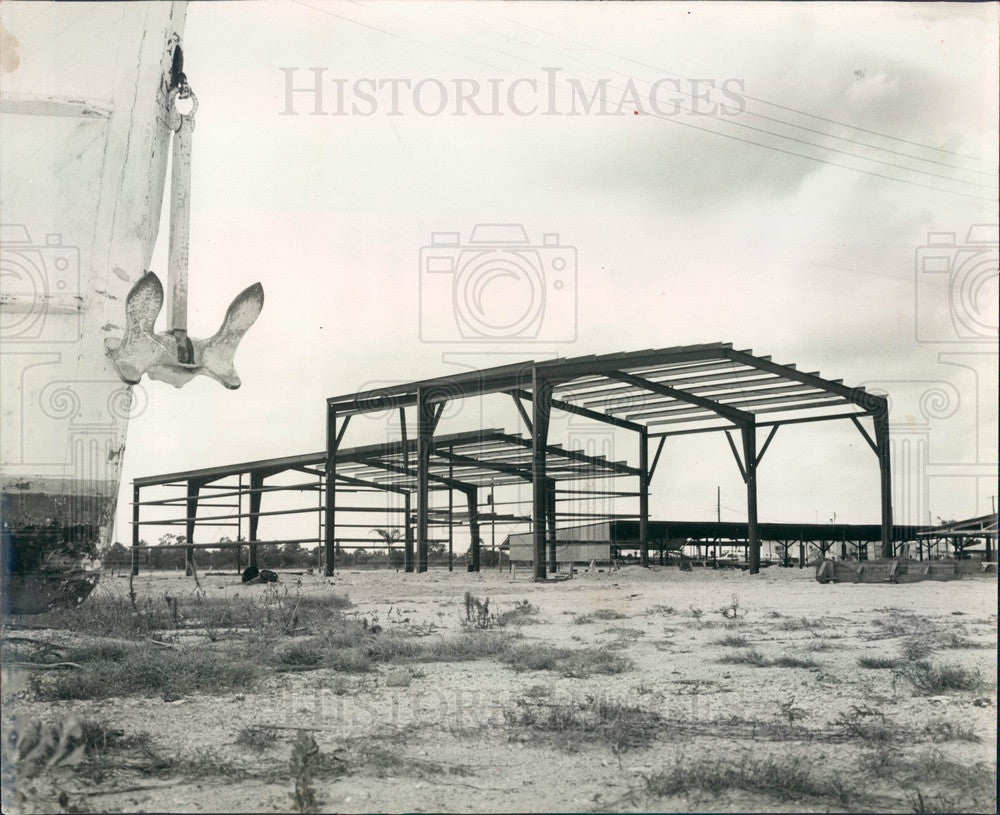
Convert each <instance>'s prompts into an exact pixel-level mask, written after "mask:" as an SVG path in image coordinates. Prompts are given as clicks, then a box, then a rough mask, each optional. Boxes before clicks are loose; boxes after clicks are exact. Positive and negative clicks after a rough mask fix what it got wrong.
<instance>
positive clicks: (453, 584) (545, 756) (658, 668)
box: [5, 567, 997, 812]
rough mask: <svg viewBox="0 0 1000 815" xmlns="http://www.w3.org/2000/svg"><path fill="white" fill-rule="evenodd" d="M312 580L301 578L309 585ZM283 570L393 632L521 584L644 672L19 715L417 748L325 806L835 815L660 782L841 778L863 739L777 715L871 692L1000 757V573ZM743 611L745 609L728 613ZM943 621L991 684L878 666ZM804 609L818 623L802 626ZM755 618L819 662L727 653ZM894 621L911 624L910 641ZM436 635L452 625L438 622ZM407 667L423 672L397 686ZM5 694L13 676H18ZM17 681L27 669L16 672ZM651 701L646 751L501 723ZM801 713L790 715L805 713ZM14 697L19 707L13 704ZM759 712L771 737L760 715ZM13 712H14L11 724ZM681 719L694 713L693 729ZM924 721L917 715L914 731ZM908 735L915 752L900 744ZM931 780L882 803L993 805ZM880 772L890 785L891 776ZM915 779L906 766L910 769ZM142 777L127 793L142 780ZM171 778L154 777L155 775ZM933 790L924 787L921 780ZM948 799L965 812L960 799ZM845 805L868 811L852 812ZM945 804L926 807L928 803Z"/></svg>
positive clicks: (211, 792) (362, 771)
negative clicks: (944, 576)
mask: <svg viewBox="0 0 1000 815" xmlns="http://www.w3.org/2000/svg"><path fill="white" fill-rule="evenodd" d="M296 580H299V581H300V585H299V586H296V585H295V583H296ZM201 582H202V586H203V588H204V589H205V590H206V591H207V592H208V593H209V594H210V595H218V596H223V595H227V594H233V593H236V592H240V593H245V592H249V591H265V590H267V589H265V587H259V586H258V587H244V586H240V585H239V584H238V583H236V582H235V578H233V577H202V579H201ZM137 585H138V589H139V591H140V593H144V592H150V593H151V594H152V595H154V596H162V594H163V593H164V592H169V593H171V594H174V595H177V594H184V593H185V592H192V591H194V586H193V584H192V583H191V582H190V580H185V579H184V578H183V577H180V576H177V575H157V576H155V577H148V576H145V575H144V576H142V577H141V578H140V579H139V581H138V584H137ZM283 585H284V586H287V587H289V588H290V590H293V591H300V592H301V593H302V594H304V595H322V594H325V593H330V592H333V593H338V594H346V595H347V596H348V597H349V598H350V599H351V601H353V603H354V604H355V605H354V608H353V609H351V610H350V611H349V612H348V613H351V614H358V615H362V616H364V617H366V618H367V619H369V620H371V621H372V622H374V623H376V624H378V625H381V626H382V627H383V628H385V629H390V628H392V627H395V626H398V627H399V628H400V630H402V629H412V627H413V626H425V625H428V624H433V626H435V627H436V629H437V631H438V632H448V631H457V630H459V629H461V628H462V625H463V621H464V619H465V607H464V602H463V597H464V594H465V592H466V591H469V592H472V594H473V595H475V596H476V597H479V598H483V597H488V598H489V600H490V605H491V608H492V610H494V611H495V612H502V611H505V610H507V609H510V608H512V607H513V605H514V604H515V603H516V602H518V601H521V600H529V601H530V602H531V603H532V604H534V605H535V606H537V607H538V609H539V614H538V615H537V616H536V617H535V619H536V620H537V623H536V624H532V625H525V626H523V627H520V628H519V629H518V631H520V632H521V633H522V634H523V636H524V638H525V639H526V640H528V641H531V640H537V641H540V642H543V643H549V644H551V645H555V646H562V647H576V648H579V647H592V648H602V649H610V650H613V651H615V652H616V653H620V654H622V655H625V656H627V657H629V658H630V659H631V660H632V661H633V662H634V668H633V669H632V670H629V671H626V672H624V673H621V674H618V675H612V676H591V677H587V678H567V677H563V676H559V675H556V674H553V673H552V672H548V671H536V672H525V673H518V672H515V671H513V670H511V669H510V668H508V667H506V666H504V665H502V664H500V663H498V662H494V661H474V662H461V663H451V664H447V663H429V664H428V663H422V664H419V665H413V666H408V667H402V668H400V667H383V666H380V667H379V668H378V669H377V670H376V671H375V672H371V673H368V674H342V673H339V674H338V673H335V672H333V671H329V670H317V671H309V672H302V673H287V674H277V675H273V674H272V675H271V676H270V677H269V678H268V679H266V680H265V681H264V683H263V685H262V686H261V687H260V689H259V690H258V691H257V692H255V693H253V694H249V693H248V694H244V693H240V694H232V693H229V694H222V695H215V696H207V695H205V696H201V695H198V696H193V697H190V698H184V699H180V700H174V701H172V702H167V701H163V700H162V699H159V698H148V699H105V700H94V701H82V702H58V703H52V702H49V703H41V702H33V701H31V700H30V698H29V699H27V700H23V701H19V702H18V710H17V715H18V717H24V718H30V717H39V718H48V719H53V718H58V717H59V716H65V715H69V714H76V715H78V716H82V717H87V718H91V719H97V720H105V721H110V722H115V723H117V725H118V726H119V727H122V728H123V729H125V730H126V732H139V731H144V730H145V731H150V732H151V733H153V735H154V739H155V742H156V744H157V745H158V746H160V747H162V748H164V749H167V750H169V749H174V750H177V751H182V752H184V751H187V752H194V751H197V750H204V751H207V752H208V753H210V754H212V755H214V756H216V757H217V758H218V760H219V761H220V762H233V763H235V764H238V765H241V766H251V767H252V766H261V765H271V766H287V762H288V758H289V755H290V750H291V744H292V740H293V738H294V736H295V733H296V731H295V730H293V729H287V730H286V729H282V730H280V731H279V733H280V738H279V739H278V741H277V742H276V743H275V744H273V745H272V746H269V747H264V748H259V749H255V748H248V747H245V746H240V745H238V744H237V743H236V736H237V734H238V733H239V732H240V730H242V729H243V728H244V727H246V726H248V725H251V724H261V725H265V724H267V725H278V726H280V727H282V728H295V727H307V728H313V729H312V730H310V731H309V732H310V733H311V734H312V735H313V736H314V737H315V739H316V741H317V743H318V745H319V748H320V750H321V751H323V752H324V753H327V754H332V753H334V752H335V751H337V750H338V749H339V748H343V745H345V744H353V745H355V748H356V745H357V744H358V740H359V739H360V740H361V741H363V742H366V743H369V744H371V745H373V746H375V747H377V748H379V749H381V750H384V751H389V753H390V754H392V755H395V756H396V757H397V759H398V760H396V761H393V762H386V761H381V762H380V761H378V760H372V758H371V756H368V757H367V758H366V757H364V756H363V755H362V754H361V753H360V752H359V751H358V750H357V749H355V748H348V749H344V750H343V752H342V753H341V754H342V755H343V756H344V762H345V766H346V767H347V768H348V770H349V772H347V773H346V774H345V775H344V776H342V777H340V778H337V779H334V780H330V779H326V780H319V781H317V782H316V784H315V786H316V789H317V792H318V794H319V797H320V800H321V802H322V803H321V806H322V809H323V810H324V811H337V812H381V811H477V812H490V811H505V812H515V811H516V812H530V811H591V810H596V811H621V810H639V811H664V812H679V811H744V812H745V811H830V810H837V809H842V808H843V807H842V806H838V804H837V803H836V802H833V801H829V800H826V801H824V800H816V799H812V798H808V797H805V798H802V799H794V798H793V799H791V800H780V799H774V798H770V797H768V796H767V795H758V794H751V793H746V792H730V793H722V794H721V795H719V796H712V795H705V794H703V793H698V792H697V791H686V792H680V793H678V794H676V795H673V796H668V797H665V798H663V797H655V796H651V795H650V794H649V793H648V792H647V789H646V784H645V782H644V778H645V777H646V776H648V775H650V774H651V773H655V772H657V771H659V770H662V769H665V768H669V767H671V766H676V765H677V764H678V763H680V764H683V763H684V761H685V760H686V759H692V758H698V757H715V758H722V759H729V760H732V761H733V762H736V763H738V762H739V761H740V760H741V758H740V757H741V756H745V755H747V754H748V753H749V754H750V755H753V756H756V757H761V756H766V755H776V756H779V757H780V756H805V757H807V758H808V759H809V761H810V764H811V765H812V766H815V767H816V768H818V769H820V770H822V771H823V772H830V773H836V774H839V775H842V776H843V777H844V778H846V779H848V780H859V779H861V778H862V777H863V776H864V774H863V773H862V772H861V771H860V770H859V766H860V765H859V762H862V763H863V762H865V761H867V760H869V759H868V758H866V755H867V753H866V752H865V750H866V748H867V747H868V746H870V745H859V744H858V743H854V742H849V741H848V742H843V741H837V740H824V739H822V738H814V739H797V738H793V739H781V738H773V737H771V736H768V734H767V731H768V723H778V724H779V725H780V724H781V723H782V722H787V721H788V716H789V715H791V716H792V720H793V721H794V722H795V724H796V726H805V727H806V728H818V729H823V728H826V730H827V731H829V729H830V727H831V723H833V722H835V721H836V720H837V719H838V717H840V716H842V715H845V714H849V713H850V711H851V709H852V707H856V706H861V707H865V706H867V707H869V708H872V707H874V708H876V709H878V710H879V711H881V712H883V713H884V714H885V715H886V716H887V717H889V718H890V719H891V721H893V722H895V723H898V724H899V725H900V726H902V727H905V728H912V730H913V732H919V731H920V730H921V729H922V728H924V727H925V726H926V725H927V723H934V722H940V721H944V720H947V721H950V722H953V723H960V724H961V725H962V726H963V727H964V728H967V730H968V731H969V732H974V733H975V735H976V736H978V739H979V741H975V740H973V739H971V738H964V739H959V740H956V741H943V742H941V743H937V742H932V741H926V743H924V742H921V743H919V744H916V743H915V744H913V745H907V746H906V748H905V749H906V750H907V751H910V752H908V755H909V754H910V753H912V757H913V759H914V760H915V761H921V762H940V761H942V760H946V761H953V762H960V763H961V764H963V765H967V766H973V765H975V764H977V763H978V762H985V764H986V765H988V766H989V767H991V768H992V767H995V764H994V761H995V755H996V733H997V730H996V725H997V721H996V659H997V652H996V643H997V616H996V607H997V583H996V580H995V578H992V579H991V578H971V579H964V580H961V581H954V582H946V583H945V582H924V583H914V584H904V585H853V584H839V585H820V584H818V583H817V582H816V581H815V580H814V579H813V576H812V570H811V569H805V570H798V569H780V568H770V569H766V570H765V571H764V572H763V573H762V574H760V575H757V576H750V575H748V574H746V573H744V572H739V571H732V572H728V571H718V572H716V571H711V570H700V569H696V570H695V571H694V572H692V573H682V572H679V571H678V570H677V569H676V568H655V567H654V568H653V569H650V570H648V571H643V570H640V569H638V568H628V569H622V570H620V571H608V572H602V573H596V574H578V575H577V576H576V577H574V579H572V580H569V581H565V582H559V583H547V584H535V583H533V582H531V581H530V579H529V573H528V572H527V571H519V572H517V573H516V574H514V575H511V574H510V573H508V572H506V571H504V572H498V571H487V572H483V573H481V574H478V575H475V574H468V573H464V572H462V573H459V572H455V573H450V574H449V573H448V572H446V571H431V572H429V573H427V574H424V575H407V574H400V573H391V572H344V573H341V574H340V575H338V576H337V577H335V578H331V579H325V578H322V577H319V576H303V577H301V578H295V577H291V576H285V577H283ZM98 591H100V592H105V593H107V592H125V591H127V580H125V579H122V578H120V577H119V578H106V579H105V580H103V581H102V584H101V585H100V587H99V589H98ZM734 601H735V602H736V603H737V605H738V611H737V618H736V619H735V620H733V619H729V618H727V617H726V616H725V615H724V614H723V613H721V611H720V609H721V608H723V607H725V606H728V605H730V604H731V603H732V602H734ZM599 609H611V610H614V611H616V612H619V613H621V614H624V615H625V617H624V618H623V619H615V620H606V619H605V620H601V619H598V620H594V621H592V622H588V623H585V624H578V623H576V622H575V621H574V617H575V616H576V615H582V614H587V613H591V612H594V611H596V610H599ZM908 614H913V615H919V616H920V617H924V618H928V619H929V620H930V621H931V622H932V624H933V625H935V626H937V627H938V628H939V629H940V630H946V631H947V630H956V631H960V632H961V633H962V635H963V636H964V637H966V638H967V640H968V641H973V642H975V643H976V645H978V646H979V647H975V648H955V649H950V650H947V651H942V652H937V653H935V655H934V657H935V658H937V657H940V658H942V659H946V660H947V661H948V662H951V663H956V664H960V665H962V666H965V667H967V668H970V669H974V670H976V671H978V672H980V674H981V676H982V679H983V687H982V689H981V690H979V691H977V692H968V691H965V692H949V693H942V694H940V695H937V696H927V695H916V694H915V693H914V691H913V688H912V687H911V686H910V685H909V684H908V683H907V682H906V680H905V679H903V678H901V676H900V675H899V674H898V673H897V672H895V671H891V670H865V669H862V668H861V667H859V665H858V658H859V657H860V656H863V655H882V656H886V655H889V656H892V655H898V653H899V648H900V647H901V645H902V642H903V639H904V637H903V636H901V635H899V634H898V632H896V631H895V630H894V629H889V630H888V631H886V630H885V628H884V627H880V626H879V625H878V624H877V621H878V620H879V619H883V620H885V619H890V618H894V617H898V618H900V619H903V618H905V616H906V615H908ZM803 618H805V620H806V621H807V623H806V624H804V625H801V626H798V628H796V621H800V620H802V619H803ZM727 634H742V635H744V636H746V637H748V638H749V639H751V640H752V642H753V645H754V647H755V648H757V649H758V650H759V651H761V652H762V653H763V654H764V655H765V656H767V657H771V658H773V657H778V656H780V655H788V654H790V655H795V656H801V657H809V658H812V659H814V660H815V662H816V663H817V666H816V667H808V668H788V667H756V666H751V665H738V664H724V663H722V662H720V661H719V660H720V659H723V658H724V657H726V655H727V654H731V653H732V652H733V650H734V649H732V648H727V647H726V646H724V645H721V644H719V642H718V641H719V639H720V638H721V637H723V636H725V635H727ZM894 634H895V636H893V635H894ZM430 636H440V633H434V634H431V635H430ZM401 673H402V674H405V676H404V682H405V681H409V685H408V686H407V687H398V686H394V685H397V684H399V677H400V675H401ZM5 678H6V680H7V683H8V689H9V688H10V687H11V684H10V683H11V682H12V681H14V680H12V678H11V676H10V675H7V676H6V677H5ZM15 684H16V682H15ZM591 697H592V698H596V699H611V700H614V701H617V702H622V703H628V704H634V705H640V706H642V707H643V708H644V709H646V710H649V711H654V712H656V713H659V714H660V715H661V716H662V717H663V719H664V722H665V727H664V730H663V732H662V734H660V735H659V736H658V738H657V741H656V743H655V744H654V745H653V746H652V747H649V748H645V749H638V750H632V751H628V752H623V753H620V754H618V753H616V752H615V751H614V750H612V749H611V748H610V747H608V746H605V745H602V744H593V745H588V744H584V745H577V746H576V747H575V748H573V749H570V748H568V747H567V746H566V745H562V746H560V745H557V744H552V743H550V742H546V741H544V740H539V739H538V738H536V737H535V736H533V735H531V734H519V733H517V732H516V731H512V730H511V729H510V728H509V727H508V726H507V725H506V724H505V718H504V712H505V710H507V711H509V710H511V709H512V708H513V707H514V706H515V705H516V700H518V699H524V698H529V699H534V700H539V699H541V700H545V701H548V702H573V703H577V702H578V703H581V704H585V703H586V702H587V700H588V698H591ZM789 710H791V711H792V713H791V714H789V713H788V711H789ZM8 713H9V711H8ZM732 717H736V719H734V720H733V721H736V720H739V721H741V722H744V723H745V722H747V721H758V722H762V723H763V724H762V725H761V731H760V733H757V732H754V731H755V729H756V728H752V729H751V730H747V727H746V726H745V725H743V726H736V725H734V726H733V727H731V728H728V727H726V726H725V725H724V722H726V721H727V720H730V719H732ZM6 719H7V716H6V715H5V720H6ZM671 723H677V724H678V725H682V724H683V725H684V726H683V727H680V726H678V727H677V728H676V729H675V728H673V727H671ZM908 732H909V731H908ZM892 749H893V750H898V749H902V748H898V747H894V748H892ZM935 778H936V777H935V776H934V774H933V773H929V774H928V775H927V779H926V781H923V782H914V781H913V780H912V778H910V779H909V780H906V779H903V777H902V776H901V775H900V774H899V773H898V772H897V773H893V772H889V771H887V772H886V773H885V774H884V775H880V774H879V773H877V772H875V773H873V774H870V775H869V776H865V780H864V782H863V783H864V786H865V787H866V789H867V790H868V791H869V792H870V793H871V794H872V795H873V796H875V797H874V798H872V799H871V800H872V801H876V802H877V803H876V804H875V805H874V806H873V805H872V804H871V803H870V802H869V804H868V805H867V806H863V807H862V806H860V805H859V806H858V807H857V808H863V809H868V808H873V809H875V810H876V811H913V810H914V808H915V806H918V804H916V803H915V801H917V800H918V799H916V798H915V797H914V796H915V794H916V792H918V791H919V792H920V794H921V796H922V798H924V799H928V798H930V799H932V800H937V801H938V802H939V807H938V808H949V809H953V810H959V811H971V810H974V811H995V801H994V802H993V804H992V805H989V806H987V805H985V804H983V803H982V802H981V801H979V802H977V801H973V800H971V799H969V798H968V796H967V790H963V789H960V788H958V787H960V786H962V782H949V781H948V779H947V778H945V779H943V780H941V779H937V780H935ZM873 779H874V780H873ZM901 779H903V780H901ZM130 786H131V787H142V786H145V787H146V788H143V789H136V790H134V791H130V792H129V791H125V792H116V791H115V790H119V789H122V788H123V787H125V788H127V787H130ZM78 787H79V791H80V792H81V793H85V799H84V800H85V801H86V802H87V803H86V806H87V807H90V808H93V809H95V810H102V811H170V812H240V811H289V810H290V809H291V808H292V798H291V791H292V785H291V782H290V781H289V782H287V783H281V784H278V783H264V782H262V781H259V780H254V779H250V780H246V779H237V780H233V781H232V783H227V782H226V780H221V781H220V780H218V779H206V780H205V781H204V782H202V783H190V782H183V783H182V782H179V781H177V780H176V779H170V778H160V777H157V778H155V779H148V778H147V779H138V780H137V779H135V778H131V779H129V778H123V777H114V776H112V777H108V778H106V779H104V781H103V782H102V783H101V784H99V785H97V786H96V787H93V786H92V787H89V788H87V789H83V788H82V787H80V785H78ZM150 787H152V789H151V788H150ZM921 787H922V789H921ZM949 804H950V806H949ZM847 808H852V807H851V806H848V807H847ZM928 811H929V810H928Z"/></svg>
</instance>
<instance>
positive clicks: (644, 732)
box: [504, 698, 665, 753]
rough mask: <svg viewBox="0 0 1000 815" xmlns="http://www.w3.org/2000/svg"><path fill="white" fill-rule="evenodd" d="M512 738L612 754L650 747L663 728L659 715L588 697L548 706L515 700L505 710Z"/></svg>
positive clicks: (638, 708)
mask: <svg viewBox="0 0 1000 815" xmlns="http://www.w3.org/2000/svg"><path fill="white" fill-rule="evenodd" d="M504 719H505V720H506V724H507V726H508V728H509V729H510V734H511V737H512V738H520V739H523V738H525V736H526V735H527V734H528V733H529V732H530V733H533V734H536V735H539V736H541V737H542V738H544V739H546V740H549V741H551V742H552V743H554V744H555V745H556V746H557V747H559V748H560V749H563V750H566V751H568V752H575V751H577V750H579V749H580V748H581V747H582V746H584V745H586V746H594V745H601V746H604V747H610V748H611V749H612V750H613V751H614V752H616V753H619V752H625V751H627V750H635V749H641V748H645V747H649V746H650V745H651V744H652V743H653V742H654V741H655V740H656V736H657V734H658V733H660V732H661V731H662V730H663V729H664V727H665V721H664V719H663V717H662V716H660V714H658V713H655V712H652V711H648V710H644V709H642V708H640V707H637V706H635V705H623V704H619V703H617V702H611V701H606V700H595V699H592V698H588V699H587V701H586V702H585V703H583V704H551V703H543V702H542V703H540V702H536V701H530V700H527V699H518V700H517V702H516V704H515V706H514V707H513V709H508V710H505V711H504Z"/></svg>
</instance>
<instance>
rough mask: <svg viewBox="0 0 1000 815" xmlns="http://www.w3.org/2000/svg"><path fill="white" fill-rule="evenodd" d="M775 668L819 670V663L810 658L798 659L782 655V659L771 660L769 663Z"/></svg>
mask: <svg viewBox="0 0 1000 815" xmlns="http://www.w3.org/2000/svg"><path fill="white" fill-rule="evenodd" d="M767 664H768V665H769V666H772V667H775V668H817V667H819V663H818V662H817V661H816V660H815V659H810V658H809V657H797V656H792V655H790V654H782V655H781V656H780V657H776V658H775V659H772V660H770V661H769V662H768V663H767Z"/></svg>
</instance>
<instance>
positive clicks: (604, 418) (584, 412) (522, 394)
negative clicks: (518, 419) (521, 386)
mask: <svg viewBox="0 0 1000 815" xmlns="http://www.w3.org/2000/svg"><path fill="white" fill-rule="evenodd" d="M510 393H511V395H513V396H516V397H517V398H518V399H523V400H524V401H525V402H530V401H531V394H530V393H528V392H527V391H525V390H513V391H510ZM519 407H520V406H519ZM552 407H554V408H555V409H556V410H561V411H563V412H564V413H572V414H574V415H576V416H583V417H585V418H587V419H593V420H594V421H595V422H603V423H604V424H610V425H613V426H615V427H621V428H624V429H625V430H638V429H639V428H640V427H641V426H642V425H639V424H636V423H635V422H630V421H629V420H628V419H619V418H618V417H617V416H609V415H608V414H607V413H601V412H600V411H596V410H590V409H589V408H585V407H582V406H580V405H574V404H573V403H572V402H566V401H564V400H562V399H553V400H552ZM525 424H528V422H527V421H525ZM528 430H529V431H530V430H531V428H530V427H529V428H528Z"/></svg>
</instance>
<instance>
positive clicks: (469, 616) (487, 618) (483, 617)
mask: <svg viewBox="0 0 1000 815" xmlns="http://www.w3.org/2000/svg"><path fill="white" fill-rule="evenodd" d="M465 623H466V625H471V626H475V627H476V628H493V626H494V625H495V624H496V618H495V617H494V616H493V615H492V614H490V598H489V597H484V598H483V599H482V600H478V599H476V598H475V597H473V596H472V594H471V593H470V592H466V593H465Z"/></svg>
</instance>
